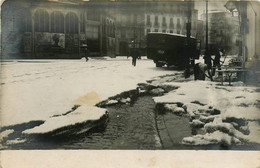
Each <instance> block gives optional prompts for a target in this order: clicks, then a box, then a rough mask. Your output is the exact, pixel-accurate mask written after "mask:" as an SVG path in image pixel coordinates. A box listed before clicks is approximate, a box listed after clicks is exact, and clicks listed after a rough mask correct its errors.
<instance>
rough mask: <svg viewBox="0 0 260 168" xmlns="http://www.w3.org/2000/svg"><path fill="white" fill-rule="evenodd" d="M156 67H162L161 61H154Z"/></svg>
mask: <svg viewBox="0 0 260 168" xmlns="http://www.w3.org/2000/svg"><path fill="white" fill-rule="evenodd" d="M155 64H156V67H162V66H163V65H164V64H163V63H160V62H156V63H155Z"/></svg>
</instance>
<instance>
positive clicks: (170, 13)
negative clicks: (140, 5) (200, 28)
mask: <svg viewBox="0 0 260 168" xmlns="http://www.w3.org/2000/svg"><path fill="white" fill-rule="evenodd" d="M146 9H147V12H146V14H145V34H147V33H149V32H162V33H174V34H182V35H186V33H187V32H186V31H187V29H186V24H187V22H188V4H187V2H154V3H150V4H149V5H147V7H146ZM197 21H198V11H197V10H196V9H194V2H191V35H192V36H193V37H196V33H197V31H196V30H197Z"/></svg>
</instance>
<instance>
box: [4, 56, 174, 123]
mask: <svg viewBox="0 0 260 168" xmlns="http://www.w3.org/2000/svg"><path fill="white" fill-rule="evenodd" d="M1 69H2V71H1V72H2V74H1V124H2V126H7V125H14V124H20V123H24V122H28V121H32V120H46V119H47V118H48V117H51V116H54V115H61V114H63V113H66V112H68V111H70V110H71V108H72V107H73V106H74V105H84V104H88V105H94V104H96V103H98V102H99V101H102V100H105V99H107V98H108V97H110V96H114V95H116V94H119V93H121V92H123V91H126V90H130V89H135V88H136V86H137V83H139V82H145V81H146V80H148V79H150V78H152V77H155V76H159V75H165V74H172V73H173V72H172V71H170V70H167V69H165V68H162V69H158V68H157V69H156V68H155V66H154V63H153V62H152V61H151V60H138V61H137V66H136V67H133V66H132V65H131V59H126V57H124V58H116V59H111V58H105V59H102V60H98V59H90V60H89V61H88V62H85V61H84V60H36V61H35V60H16V61H11V62H2V63H1ZM93 94H94V98H93Z"/></svg>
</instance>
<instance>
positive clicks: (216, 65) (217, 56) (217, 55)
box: [212, 49, 222, 76]
mask: <svg viewBox="0 0 260 168" xmlns="http://www.w3.org/2000/svg"><path fill="white" fill-rule="evenodd" d="M220 57H221V55H220V49H218V50H217V51H216V53H215V58H214V59H213V71H212V75H213V76H214V75H215V72H216V69H217V68H218V70H221V65H220V62H222V61H220Z"/></svg>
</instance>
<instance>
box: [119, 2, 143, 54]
mask: <svg viewBox="0 0 260 168" xmlns="http://www.w3.org/2000/svg"><path fill="white" fill-rule="evenodd" d="M116 5H117V6H116V13H115V14H116V15H115V16H116V33H117V40H118V46H119V48H118V50H117V55H129V44H130V43H131V42H134V43H135V44H136V45H144V43H145V36H144V13H145V8H144V6H145V3H144V2H117V3H116Z"/></svg>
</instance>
